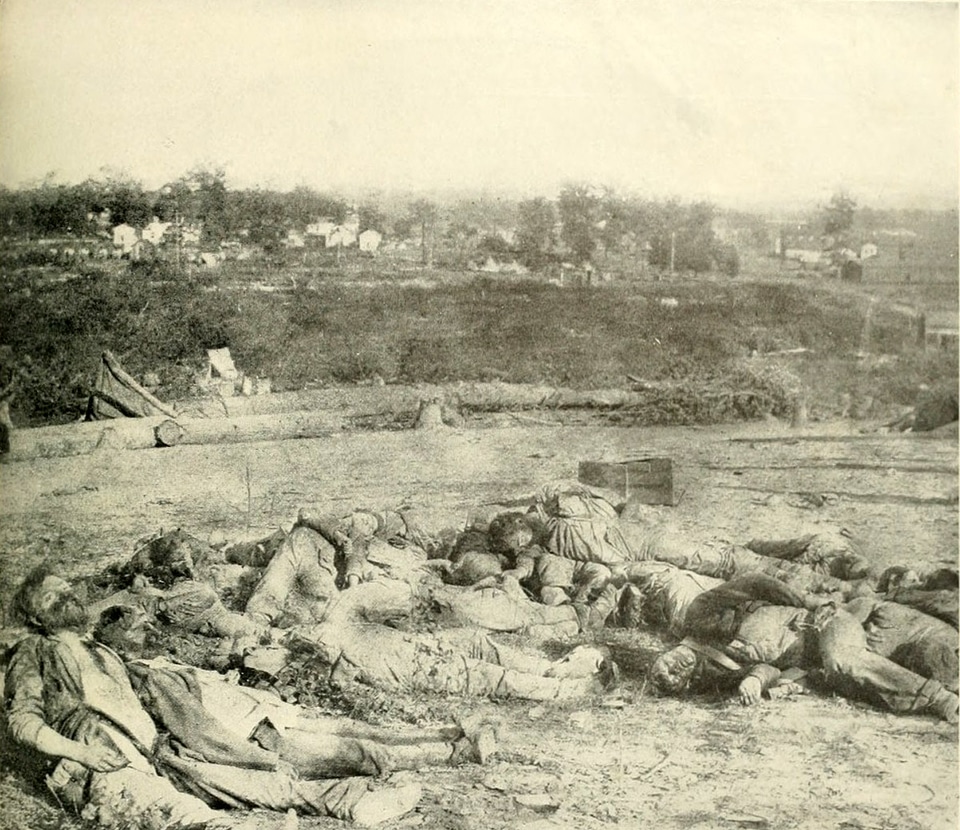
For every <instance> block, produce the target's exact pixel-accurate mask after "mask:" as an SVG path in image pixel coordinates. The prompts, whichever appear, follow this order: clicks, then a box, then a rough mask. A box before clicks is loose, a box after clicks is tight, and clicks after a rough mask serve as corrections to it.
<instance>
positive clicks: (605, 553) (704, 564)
mask: <svg viewBox="0 0 960 830" xmlns="http://www.w3.org/2000/svg"><path fill="white" fill-rule="evenodd" d="M610 498H612V496H611V497H610ZM512 515H514V516H518V515H519V516H522V518H523V520H524V521H525V522H526V523H527V524H528V526H529V529H530V533H531V536H532V539H531V542H530V544H531V545H538V546H539V547H540V548H542V549H543V550H545V551H546V552H547V553H549V554H553V555H555V556H558V557H560V558H562V559H565V560H573V561H575V562H581V563H592V564H596V565H602V566H606V567H607V568H611V569H613V568H615V567H617V566H622V565H624V564H626V563H631V562H642V561H650V560H653V561H658V562H667V563H669V564H672V565H676V566H677V567H679V568H683V569H685V570H688V571H693V572H695V573H698V574H701V575H702V576H708V577H713V578H717V579H722V580H728V579H731V578H733V577H734V576H739V575H742V574H746V573H763V574H766V575H768V576H771V577H774V578H776V579H779V580H780V581H782V582H785V583H786V584H788V585H791V586H793V587H794V588H796V589H797V590H799V591H810V592H816V593H838V594H841V595H842V596H843V597H844V598H847V597H850V596H854V595H856V594H857V593H858V592H859V591H863V590H869V591H872V587H871V586H869V585H868V584H866V582H865V580H866V579H867V577H869V575H870V571H869V567H868V565H867V562H866V560H865V559H864V558H863V556H862V555H861V554H860V553H859V552H858V551H857V550H856V548H855V546H854V545H853V544H852V543H851V542H850V540H849V539H848V538H846V537H845V536H843V535H842V534H839V533H837V534H810V535H808V536H804V537H800V538H797V539H784V540H773V541H759V540H754V541H751V542H749V543H748V544H747V545H745V546H743V545H735V544H731V543H729V542H720V541H701V540H697V539H693V538H690V537H688V536H687V535H686V534H685V533H683V532H682V531H680V530H679V529H677V528H672V527H670V526H668V525H664V524H655V523H651V522H648V521H641V520H640V519H639V518H624V517H621V515H620V514H619V513H618V512H617V509H616V507H615V506H614V505H613V503H612V502H611V501H609V500H608V498H607V496H606V495H605V493H604V491H601V490H599V489H597V488H591V487H587V486H585V485H582V484H571V485H560V486H556V487H545V488H543V489H542V490H541V491H540V492H539V493H538V494H537V497H536V499H535V503H534V505H533V506H532V507H531V508H530V510H529V511H528V512H527V513H526V514H512ZM517 558H518V561H519V559H520V558H521V557H517Z"/></svg>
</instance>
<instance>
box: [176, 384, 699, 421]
mask: <svg viewBox="0 0 960 830" xmlns="http://www.w3.org/2000/svg"><path fill="white" fill-rule="evenodd" d="M702 391H703V393H704V394H710V393H711V391H712V390H709V389H704V390H702ZM434 399H438V400H439V401H440V402H441V404H444V405H448V406H454V407H462V408H464V409H468V410H472V411H474V412H498V411H500V412H509V411H522V410H529V409H573V408H591V409H592V408H604V407H610V408H612V407H619V406H636V405H640V404H643V403H645V402H646V401H648V400H649V393H648V392H644V391H632V390H627V389H588V390H580V389H568V388H565V387H556V386H538V385H529V384H519V383H452V384H445V385H436V384H418V385H416V386H353V387H329V388H326V389H309V390H304V391H300V392H274V393H271V394H269V395H251V396H249V397H245V396H235V397H227V398H209V399H207V400H204V401H191V402H182V403H180V404H179V405H178V408H179V409H180V410H181V414H182V415H184V414H188V413H189V414H190V415H196V416H200V417H207V418H222V417H238V416H244V415H266V414H271V413H278V412H297V411H301V410H309V411H316V410H336V411H338V412H347V413H349V414H354V415H380V414H385V413H395V414H399V413H408V412H416V411H417V409H418V408H419V406H420V401H421V400H434Z"/></svg>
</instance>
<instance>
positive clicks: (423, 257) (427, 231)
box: [410, 199, 437, 268]
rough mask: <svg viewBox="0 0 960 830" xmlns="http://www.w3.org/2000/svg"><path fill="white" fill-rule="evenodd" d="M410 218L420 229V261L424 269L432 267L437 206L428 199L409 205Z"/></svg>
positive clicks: (418, 200)
mask: <svg viewBox="0 0 960 830" xmlns="http://www.w3.org/2000/svg"><path fill="white" fill-rule="evenodd" d="M410 218H411V219H412V220H413V223H414V224H415V225H419V227H420V261H421V263H422V264H423V267H424V268H431V267H432V266H433V234H434V231H435V229H436V224H437V206H436V205H435V204H434V203H433V202H431V201H430V200H429V199H417V200H416V201H415V202H411V203H410Z"/></svg>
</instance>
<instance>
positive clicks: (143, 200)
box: [85, 167, 154, 228]
mask: <svg viewBox="0 0 960 830" xmlns="http://www.w3.org/2000/svg"><path fill="white" fill-rule="evenodd" d="M100 175H101V178H100V179H99V180H94V179H90V180H88V181H87V182H85V186H86V187H87V188H88V190H89V192H90V194H91V197H92V202H91V205H90V209H91V210H92V211H94V212H96V213H100V212H101V211H103V210H107V211H109V212H110V223H111V224H113V225H122V224H124V223H126V224H128V225H133V226H134V227H137V228H139V227H143V226H144V225H146V224H147V223H148V222H149V221H150V219H151V218H153V215H154V211H153V205H152V204H151V200H150V197H149V196H148V195H147V194H146V192H145V191H144V189H143V185H142V184H141V183H140V182H139V181H138V180H136V179H134V178H133V177H131V176H129V175H128V174H126V173H125V172H123V171H122V170H117V169H115V168H112V167H101V168H100Z"/></svg>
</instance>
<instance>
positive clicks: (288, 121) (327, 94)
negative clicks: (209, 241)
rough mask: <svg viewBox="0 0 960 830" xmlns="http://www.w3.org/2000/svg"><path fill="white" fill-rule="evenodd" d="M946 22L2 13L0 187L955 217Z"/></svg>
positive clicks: (458, 9) (635, 7)
mask: <svg viewBox="0 0 960 830" xmlns="http://www.w3.org/2000/svg"><path fill="white" fill-rule="evenodd" d="M958 43H960V38H958V6H957V4H956V3H926V2H907V1H906V0H903V1H902V2H891V3H886V2H872V1H871V0H856V1H855V2H839V0H819V2H818V1H817V0H803V2H801V1H800V0H792V1H791V2H785V1H784V0H757V1H756V2H754V0H749V2H747V1H744V2H740V1H739V0H727V2H715V1H714V0H696V1H694V0H669V2H649V1H648V0H639V2H637V0H634V2H620V0H592V1H591V2H587V0H576V2H573V1H572V0H529V1H528V2H515V1H514V0H510V2H506V0H406V1H405V2H402V3H399V2H396V0H354V2H346V0H341V2H333V1H332V0H310V1H309V2H308V0H286V1H285V0H274V1H273V2H269V3H267V2H248V0H222V1H221V0H190V2H183V1H182V0H2V2H0V185H6V186H11V187H16V186H22V185H29V184H33V183H36V182H37V181H39V180H40V179H42V178H43V177H44V176H45V175H47V174H49V173H54V174H55V175H56V180H57V181H62V182H65V183H73V182H79V181H82V180H84V179H85V178H88V177H102V174H103V170H104V168H109V170H111V171H113V172H122V173H125V174H127V175H130V176H132V177H133V178H135V179H138V180H139V181H141V182H142V183H143V184H144V185H145V186H146V187H148V188H151V189H153V188H156V187H159V186H161V185H163V184H164V183H166V182H169V181H173V180H175V179H176V178H178V177H180V176H181V175H183V174H184V173H186V172H187V171H188V170H190V169H191V168H193V167H196V166H197V165H208V166H219V167H222V168H224V170H225V171H226V174H227V181H228V185H229V186H231V187H263V188H272V189H280V190H287V189H290V188H292V187H295V186H297V185H307V186H310V187H314V188H317V189H320V190H338V191H346V192H349V191H351V190H358V189H377V190H381V191H391V190H407V191H409V190H413V191H424V192H427V191H437V190H444V189H458V190H463V189H483V190H486V191H488V192H490V191H494V192H496V191H501V192H504V193H509V194H512V195H525V196H533V195H544V196H547V197H552V196H554V195H556V192H557V190H558V189H559V188H560V187H561V186H562V185H564V184H565V183H571V182H591V183H594V184H602V185H608V186H612V187H614V188H616V189H618V190H620V191H621V192H624V193H628V194H636V195H645V196H649V197H652V198H662V197H665V196H677V197H679V198H682V199H709V200H711V201H713V202H715V203H717V204H718V205H721V206H725V207H740V208H745V209H749V208H755V207H761V206H763V207H771V206H776V205H788V206H801V207H802V206H815V205H816V204H821V203H823V202H824V201H826V200H827V199H828V198H829V196H830V195H831V194H832V193H834V192H836V191H838V190H844V191H846V192H847V193H849V194H850V195H852V196H854V198H856V199H857V200H858V202H859V203H860V204H861V205H863V206H873V207H950V206H955V205H956V203H957V198H958V152H960V142H958V123H960V119H958V94H957V92H958V90H957V82H958V68H960V61H958Z"/></svg>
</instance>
